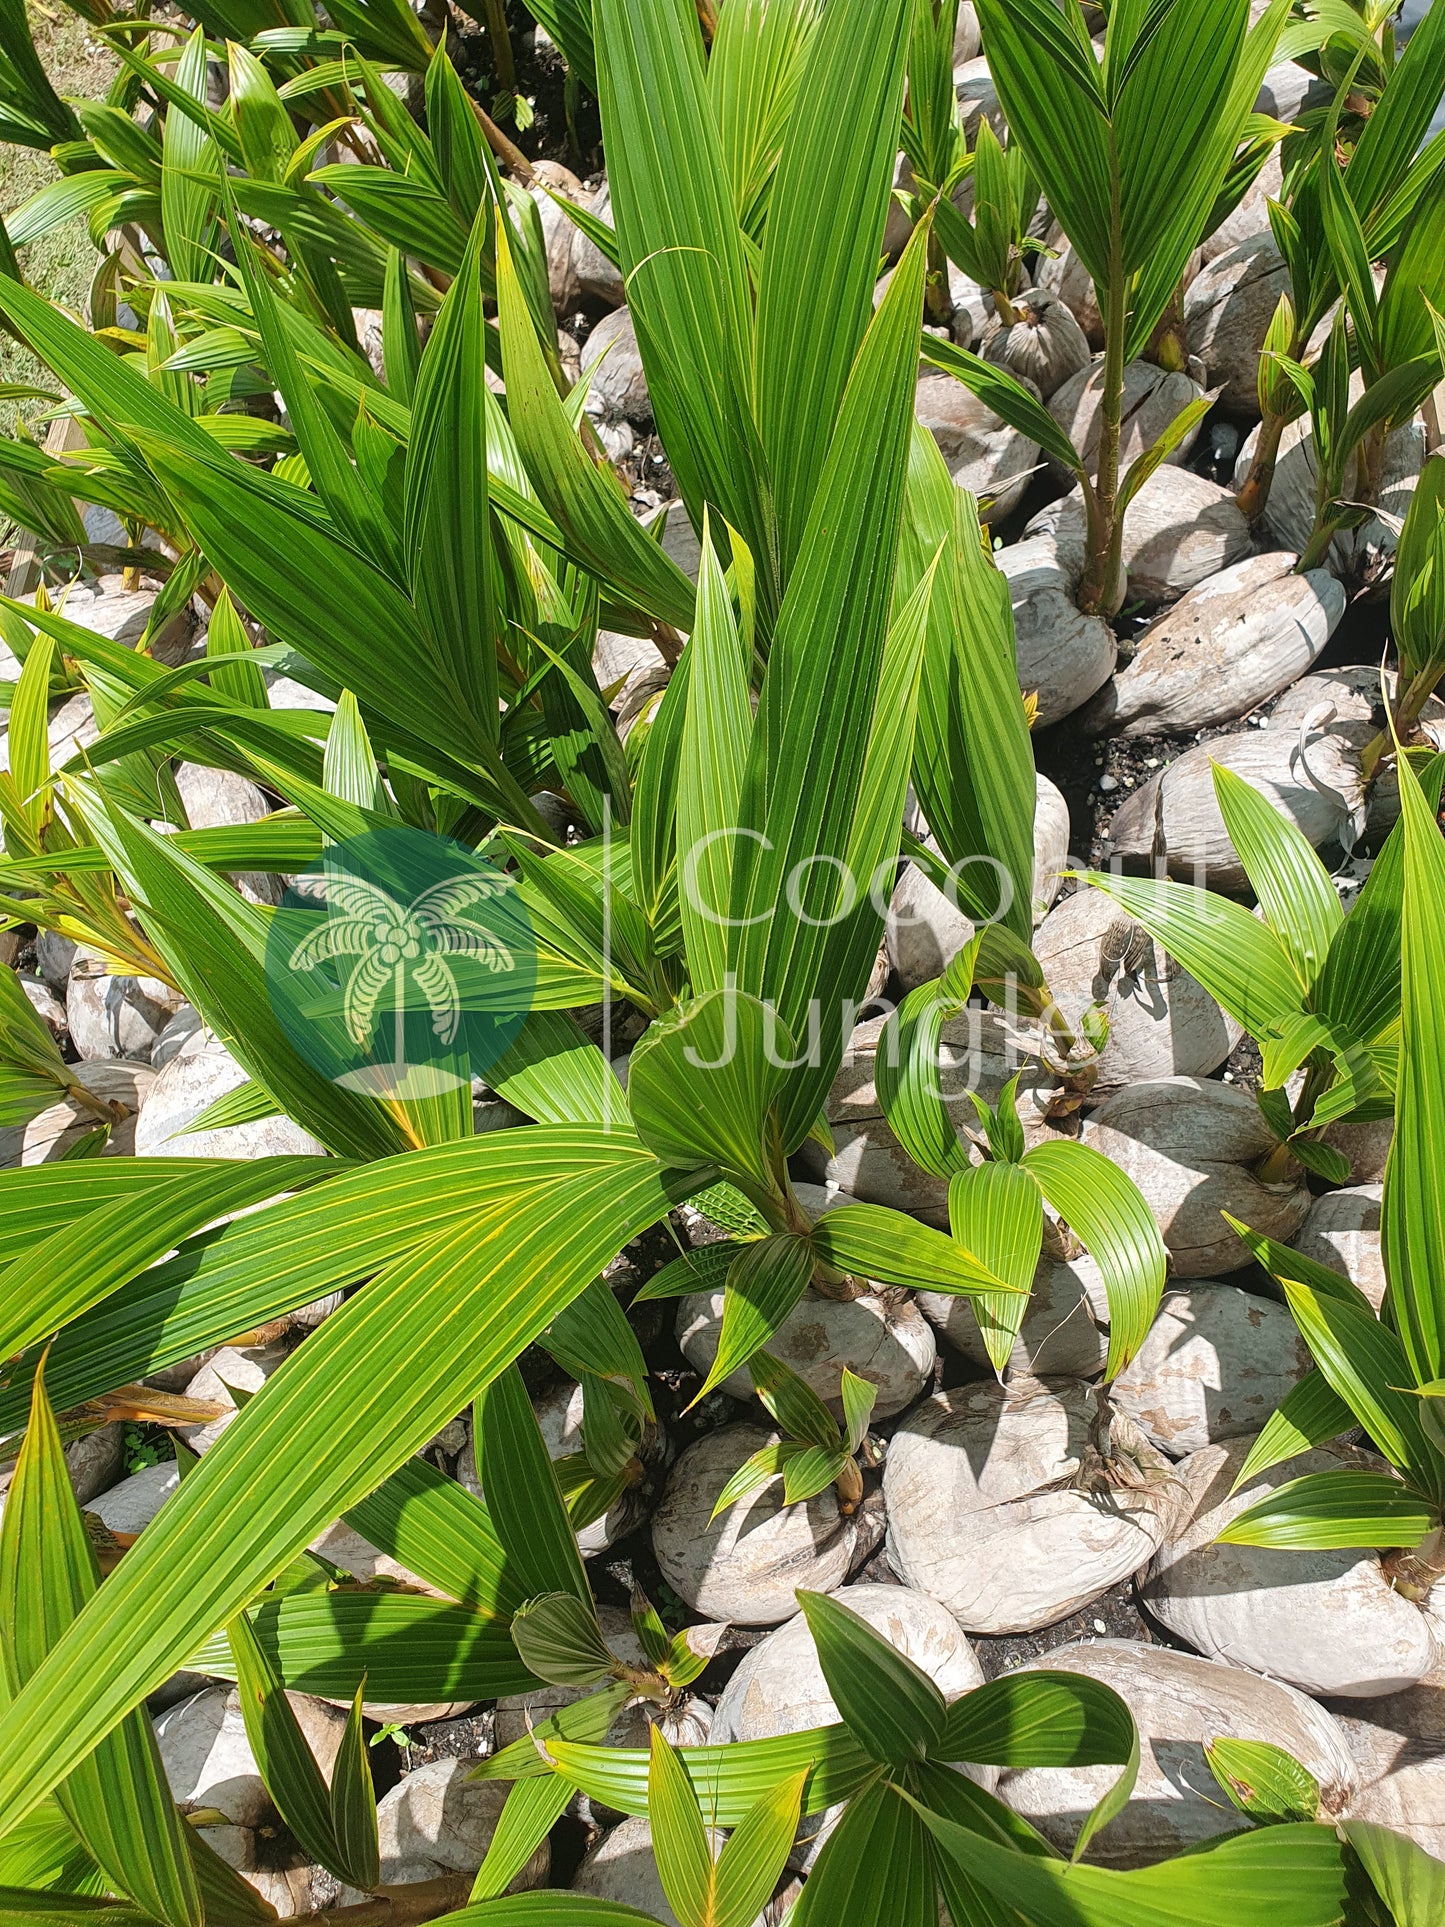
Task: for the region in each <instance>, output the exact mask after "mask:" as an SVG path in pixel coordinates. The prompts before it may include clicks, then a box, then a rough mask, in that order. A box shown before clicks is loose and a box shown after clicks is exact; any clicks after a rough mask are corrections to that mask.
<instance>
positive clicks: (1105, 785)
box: [1099, 776, 1119, 796]
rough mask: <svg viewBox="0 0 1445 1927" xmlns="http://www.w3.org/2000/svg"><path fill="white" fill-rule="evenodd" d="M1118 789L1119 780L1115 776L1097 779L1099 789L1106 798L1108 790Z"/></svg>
mask: <svg viewBox="0 0 1445 1927" xmlns="http://www.w3.org/2000/svg"><path fill="white" fill-rule="evenodd" d="M1118 787H1119V779H1118V777H1117V776H1101V777H1100V778H1099V788H1100V789H1101V790H1103V792H1104V794H1105V795H1106V796H1107V795H1108V793H1109V791H1110V790H1116V789H1118Z"/></svg>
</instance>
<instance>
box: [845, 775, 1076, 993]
mask: <svg viewBox="0 0 1445 1927" xmlns="http://www.w3.org/2000/svg"><path fill="white" fill-rule="evenodd" d="M1034 781H1035V787H1036V792H1037V795H1036V805H1035V810H1034V877H1033V910H1034V919H1035V921H1036V922H1037V921H1038V920H1039V919H1040V918H1042V917H1043V916H1044V915H1045V914H1046V913H1047V911H1048V907H1049V905H1050V904H1051V903H1052V902H1053V901H1054V899H1055V897H1056V896H1057V895H1058V893H1059V886H1060V883H1061V881H1062V877H1061V872H1062V871H1063V870H1064V869H1065V867H1066V866H1067V864H1068V860H1069V806H1068V804H1067V802H1066V801H1065V800H1064V797H1063V793H1062V792H1061V791H1060V790H1059V789H1058V788H1057V786H1056V785H1055V784H1053V783H1051V782H1050V781H1049V779H1048V777H1047V776H1044V775H1042V774H1041V773H1039V772H1037V771H1036V772H1035V777H1034ZM914 818H915V820H914V822H913V823H912V824H910V826H909V827H910V828H912V829H913V830H914V832H915V834H917V835H920V836H922V837H923V839H924V841H925V842H926V843H927V844H928V846H929V848H930V849H932V850H933V851H935V853H936V852H937V850H938V845H937V842H936V841H935V840H934V838H933V837H932V836H931V834H930V833H929V831H928V826H927V824H926V823H925V822H924V821H923V818H922V815H921V813H919V812H917V811H915V812H914ZM957 897H958V893H957V891H956V890H955V891H952V892H951V893H950V892H948V891H944V890H940V889H939V888H938V886H937V885H936V884H935V883H933V882H932V881H931V879H930V878H929V877H927V876H926V875H925V874H924V872H923V871H922V870H921V869H919V867H918V866H917V864H914V863H905V864H904V865H903V868H902V869H901V870H900V871H899V874H898V881H897V883H896V884H895V885H894V886H893V896H892V898H891V900H890V902H889V905H888V918H887V922H886V924H885V929H884V951H885V953H886V965H887V967H888V968H891V969H893V970H896V971H897V972H898V976H899V980H900V981H901V983H902V984H903V987H904V989H905V990H913V989H915V988H916V987H917V986H918V985H919V984H924V983H928V982H929V981H931V979H933V978H934V977H939V976H941V975H942V974H943V971H944V970H945V968H946V967H947V965H948V964H949V963H950V962H951V961H952V959H953V958H954V957H955V956H956V955H957V954H958V952H959V951H960V950H961V949H962V948H963V946H964V945H965V944H966V943H967V942H968V940H969V938H970V937H971V936H972V935H973V924H972V922H971V921H970V919H969V918H968V917H967V916H966V915H965V914H964V911H963V909H962V907H961V906H960V904H959V902H958V900H957ZM885 981H886V976H885ZM882 987H883V984H882V982H879V983H877V984H870V986H869V994H870V995H876V994H877V992H878V991H880V990H881V989H882Z"/></svg>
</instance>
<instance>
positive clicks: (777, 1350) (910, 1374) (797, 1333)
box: [676, 1290, 935, 1419]
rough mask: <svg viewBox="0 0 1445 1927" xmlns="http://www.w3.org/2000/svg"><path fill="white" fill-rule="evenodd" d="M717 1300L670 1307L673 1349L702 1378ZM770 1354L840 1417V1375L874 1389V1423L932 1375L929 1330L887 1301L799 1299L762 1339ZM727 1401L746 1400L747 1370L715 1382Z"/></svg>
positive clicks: (906, 1306)
mask: <svg viewBox="0 0 1445 1927" xmlns="http://www.w3.org/2000/svg"><path fill="white" fill-rule="evenodd" d="M723 1304H724V1293H723V1292H722V1291H721V1290H718V1291H699V1292H694V1293H692V1294H691V1296H689V1297H687V1298H684V1299H682V1300H681V1301H680V1302H679V1304H678V1308H677V1325H676V1332H677V1342H678V1344H679V1345H680V1346H681V1347H682V1350H683V1353H684V1355H685V1356H686V1358H687V1359H688V1361H689V1363H690V1364H692V1365H693V1366H695V1367H696V1369H697V1370H698V1371H699V1372H702V1373H703V1374H704V1375H705V1374H706V1373H708V1372H710V1371H711V1370H712V1367H713V1363H714V1361H715V1360H716V1358H717V1348H718V1341H719V1339H720V1337H721V1335H722V1322H723ZM767 1349H768V1352H769V1354H770V1355H771V1356H772V1357H774V1358H780V1359H781V1360H782V1361H783V1363H784V1364H785V1365H787V1366H789V1367H790V1368H791V1369H792V1370H793V1371H795V1372H796V1373H797V1374H798V1375H799V1377H800V1378H802V1379H803V1380H804V1381H805V1382H806V1383H807V1384H808V1385H809V1386H811V1387H812V1389H813V1391H815V1392H816V1393H817V1395H818V1396H819V1398H821V1399H822V1400H823V1402H824V1404H825V1405H827V1406H828V1408H829V1409H830V1411H831V1412H832V1413H833V1416H834V1417H835V1418H841V1417H842V1415H843V1404H842V1397H841V1390H840V1388H841V1385H842V1378H843V1368H844V1367H845V1366H846V1367H847V1369H848V1370H849V1371H850V1372H853V1373H855V1374H856V1375H857V1376H858V1377H860V1378H866V1379H868V1380H869V1382H870V1383H871V1384H872V1385H873V1386H874V1387H875V1388H876V1391H877V1398H876V1400H875V1403H874V1406H873V1416H874V1418H875V1419H885V1418H892V1417H894V1416H895V1415H896V1414H897V1413H899V1412H902V1411H905V1410H906V1409H907V1408H908V1406H910V1405H911V1404H912V1403H913V1401H914V1400H915V1399H916V1398H918V1397H919V1396H920V1394H921V1393H922V1391H923V1388H924V1385H925V1384H926V1383H927V1381H928V1378H929V1376H930V1375H931V1373H932V1371H933V1360H934V1355H935V1347H934V1342H933V1331H932V1328H931V1326H930V1325H929V1324H928V1322H927V1320H926V1319H925V1318H924V1317H923V1315H922V1313H921V1312H920V1311H919V1309H918V1307H917V1306H916V1305H915V1304H914V1303H913V1300H912V1299H911V1298H908V1297H905V1298H901V1299H898V1300H897V1301H896V1302H894V1301H893V1300H892V1299H891V1298H883V1297H879V1296H878V1295H877V1294H876V1293H873V1292H868V1293H865V1295H864V1296H863V1297H861V1298H849V1299H838V1298H822V1297H819V1296H818V1295H817V1294H816V1293H815V1292H812V1291H809V1292H806V1293H805V1294H804V1295H803V1297H802V1298H801V1299H800V1300H799V1301H798V1303H797V1304H796V1305H795V1306H794V1307H793V1309H792V1311H790V1312H789V1314H788V1316H787V1317H786V1318H785V1319H784V1320H783V1322H782V1324H781V1325H780V1326H779V1327H778V1329H777V1330H776V1331H775V1332H774V1333H773V1335H772V1337H771V1338H770V1339H769V1340H768V1346H767ZM722 1389H723V1390H724V1391H725V1392H726V1393H728V1395H729V1396H730V1397H732V1398H740V1399H750V1398H751V1397H752V1396H753V1381H752V1378H751V1376H750V1374H749V1372H748V1369H747V1367H746V1366H742V1367H740V1368H739V1369H738V1370H737V1371H735V1372H734V1373H733V1374H732V1376H731V1377H730V1378H725V1379H724V1380H723V1382H722Z"/></svg>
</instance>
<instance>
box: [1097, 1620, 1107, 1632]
mask: <svg viewBox="0 0 1445 1927" xmlns="http://www.w3.org/2000/svg"><path fill="white" fill-rule="evenodd" d="M1108 1630H1109V1628H1108V1627H1107V1626H1106V1625H1105V1624H1104V1622H1103V1620H1102V1619H1096V1620H1095V1621H1094V1631H1095V1632H1096V1633H1106V1632H1108Z"/></svg>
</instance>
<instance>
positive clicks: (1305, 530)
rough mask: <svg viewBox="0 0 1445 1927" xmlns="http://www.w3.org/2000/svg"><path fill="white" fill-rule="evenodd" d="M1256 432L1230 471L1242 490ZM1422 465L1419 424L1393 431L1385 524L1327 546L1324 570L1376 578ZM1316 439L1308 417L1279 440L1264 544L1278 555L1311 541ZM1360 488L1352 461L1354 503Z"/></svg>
mask: <svg viewBox="0 0 1445 1927" xmlns="http://www.w3.org/2000/svg"><path fill="white" fill-rule="evenodd" d="M1363 394H1364V383H1363V381H1362V380H1361V378H1360V376H1359V375H1358V374H1356V375H1354V376H1353V377H1352V379H1351V382H1350V400H1351V402H1352V403H1354V402H1356V401H1358V400H1359V399H1360V397H1361V396H1362V395H1363ZM1258 439H1259V431H1258V430H1257V429H1256V430H1255V431H1254V432H1253V433H1252V434H1250V435H1248V436H1247V437H1246V438H1245V440H1244V443H1243V445H1242V446H1241V448H1240V451H1239V456H1238V458H1237V460H1236V462H1235V465H1234V485H1235V487H1236V489H1239V488H1243V486H1244V483H1245V480H1246V478H1247V477H1248V475H1249V470H1250V464H1251V463H1252V462H1253V460H1254V451H1255V447H1256V445H1257V443H1258ZM1424 461H1425V429H1424V426H1423V424H1422V423H1421V422H1420V421H1419V420H1415V421H1409V422H1406V423H1405V424H1404V426H1403V427H1401V428H1397V429H1396V430H1395V432H1394V434H1393V435H1392V436H1391V437H1390V439H1389V441H1388V442H1387V443H1386V444H1385V458H1384V462H1383V464H1382V466H1381V474H1380V493H1379V497H1378V505H1379V507H1380V508H1381V509H1382V510H1383V511H1384V516H1385V518H1388V519H1382V518H1381V517H1380V516H1376V515H1372V516H1371V517H1370V518H1369V519H1368V520H1367V521H1365V522H1363V523H1362V524H1361V525H1360V527H1359V528H1356V529H1344V530H1342V531H1341V532H1340V534H1338V535H1337V536H1336V537H1335V539H1334V541H1333V542H1331V544H1330V547H1329V552H1328V555H1327V557H1326V561H1327V564H1328V566H1329V567H1330V568H1331V569H1332V570H1333V571H1334V572H1335V574H1336V575H1338V576H1340V577H1341V578H1342V579H1343V580H1347V581H1350V582H1352V583H1353V582H1360V581H1363V580H1364V579H1365V577H1366V576H1367V575H1368V574H1372V573H1374V572H1375V570H1374V567H1373V564H1374V563H1375V562H1376V560H1377V559H1378V558H1379V557H1381V556H1391V555H1393V554H1394V552H1395V543H1396V540H1397V539H1398V530H1399V526H1400V524H1401V522H1403V520H1404V518H1405V515H1406V513H1407V512H1408V510H1409V507H1410V498H1411V496H1412V495H1413V494H1414V492H1415V484H1416V482H1417V481H1418V480H1419V478H1420V470H1421V468H1422V467H1423V465H1424ZM1316 474H1317V467H1316V463H1315V449H1314V434H1313V431H1312V430H1311V428H1310V422H1309V417H1308V416H1307V415H1302V416H1300V417H1299V419H1298V420H1297V421H1292V422H1290V423H1289V424H1288V425H1287V426H1286V428H1285V430H1284V433H1283V435H1282V436H1281V437H1280V445H1279V459H1278V461H1277V462H1276V464H1275V470H1274V481H1273V483H1272V484H1271V486H1270V491H1269V500H1268V502H1267V503H1266V505H1265V511H1264V518H1263V529H1264V533H1265V535H1266V536H1267V537H1268V539H1269V540H1270V541H1271V542H1273V543H1274V544H1275V546H1276V547H1278V548H1281V549H1293V550H1295V551H1296V552H1297V553H1298V552H1299V551H1301V550H1303V549H1304V547H1305V545H1306V543H1307V542H1308V541H1309V538H1310V534H1311V531H1312V530H1313V528H1314V522H1315V480H1316ZM1357 487H1358V475H1357V472H1356V461H1355V459H1354V458H1352V459H1351V461H1350V463H1349V465H1348V469H1347V472H1346V476H1345V488H1344V494H1345V497H1346V499H1353V497H1354V494H1355V491H1356V488H1357Z"/></svg>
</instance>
